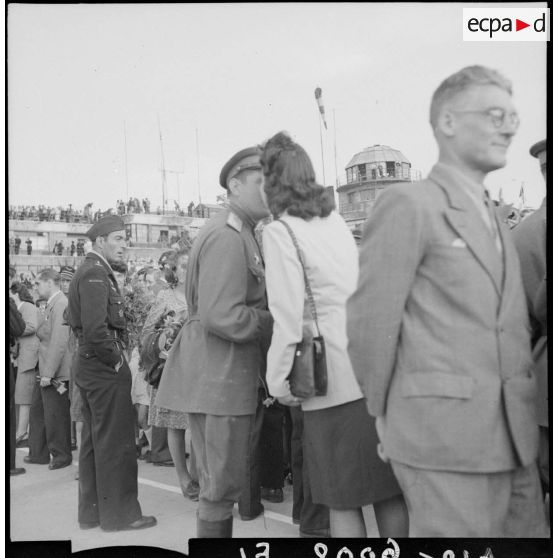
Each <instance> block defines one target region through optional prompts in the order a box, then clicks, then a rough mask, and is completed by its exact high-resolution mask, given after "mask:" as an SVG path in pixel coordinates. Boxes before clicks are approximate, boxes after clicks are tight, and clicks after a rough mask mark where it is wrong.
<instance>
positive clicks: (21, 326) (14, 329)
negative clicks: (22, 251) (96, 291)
mask: <svg viewBox="0 0 558 558" xmlns="http://www.w3.org/2000/svg"><path fill="white" fill-rule="evenodd" d="M15 280H16V270H15V268H13V267H12V266H10V267H9V274H8V289H11V287H12V285H13V284H14V281H15ZM8 309H9V327H10V347H13V346H15V344H16V339H17V338H18V337H20V336H21V334H22V333H23V332H24V331H25V321H24V320H23V318H22V317H21V314H20V313H19V312H18V309H17V306H16V303H15V302H14V300H13V298H11V297H8ZM8 365H9V370H8V381H9V384H10V476H15V475H21V474H23V473H25V469H24V468H23V467H16V405H15V390H16V387H15V373H14V368H13V366H12V360H11V359H8Z"/></svg>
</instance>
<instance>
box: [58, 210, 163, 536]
mask: <svg viewBox="0 0 558 558" xmlns="http://www.w3.org/2000/svg"><path fill="white" fill-rule="evenodd" d="M124 229H125V227H124V222H123V221H122V219H121V218H120V217H117V216H109V217H105V218H103V219H101V220H100V221H99V222H97V223H95V224H94V225H93V226H92V227H91V228H90V229H89V231H88V232H87V236H88V237H89V238H90V240H91V241H92V242H93V249H92V251H91V252H90V253H89V254H87V256H86V258H85V261H84V262H83V264H82V265H81V266H80V267H79V268H78V269H77V271H76V274H75V276H74V278H73V280H72V282H71V284H70V293H69V312H68V320H69V322H70V325H71V327H72V330H73V331H74V333H75V335H76V337H77V338H78V342H79V349H78V355H79V356H78V360H77V364H76V368H75V381H76V384H77V385H78V387H79V389H80V392H81V395H82V399H83V415H84V417H83V418H84V424H83V431H82V442H81V448H80V455H79V508H78V521H79V524H80V528H81V529H91V528H94V527H97V526H98V525H100V526H101V528H102V529H103V530H105V531H119V530H125V529H143V528H146V527H152V526H153V525H155V524H156V523H157V521H156V519H155V518H154V517H152V516H143V515H142V513H141V507H140V504H139V502H138V465H137V461H136V446H135V431H134V427H135V414H134V408H133V405H132V399H131V386H132V376H131V372H130V368H129V366H128V363H127V361H126V358H125V356H124V350H125V347H124V346H123V343H122V335H123V333H124V330H125V328H126V318H125V317H124V308H123V302H124V301H123V297H122V294H121V292H120V289H119V287H118V284H117V282H116V278H115V276H114V273H113V271H112V269H111V263H122V262H123V261H124V253H125V246H126V233H125V231H124Z"/></svg>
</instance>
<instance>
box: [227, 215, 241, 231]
mask: <svg viewBox="0 0 558 558" xmlns="http://www.w3.org/2000/svg"><path fill="white" fill-rule="evenodd" d="M227 225H229V227H231V228H233V229H234V230H235V231H238V232H240V231H241V230H242V219H241V218H240V217H239V216H238V215H237V214H236V213H233V212H232V211H231V212H230V213H229V216H228V217H227Z"/></svg>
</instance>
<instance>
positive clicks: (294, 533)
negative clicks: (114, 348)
mask: <svg viewBox="0 0 558 558" xmlns="http://www.w3.org/2000/svg"><path fill="white" fill-rule="evenodd" d="M27 453H28V450H27V448H24V449H18V450H17V452H16V466H17V467H25V469H26V473H25V474H22V475H19V476H15V477H10V498H11V500H10V538H11V540H12V541H35V540H38V541H53V540H71V543H72V552H78V551H80V550H87V549H92V548H100V547H106V546H128V545H134V546H154V547H159V548H166V549H169V550H174V551H177V552H181V553H183V554H187V552H188V539H189V538H192V537H195V536H196V509H197V503H196V502H192V501H191V500H189V499H186V498H184V496H182V492H181V490H180V488H179V486H178V480H177V477H176V471H175V469H174V467H155V466H154V465H153V464H151V463H145V461H138V486H139V501H140V504H141V508H142V512H143V514H144V515H154V516H155V517H156V518H157V525H156V526H155V527H151V528H149V529H145V530H140V531H119V532H114V533H105V532H104V531H102V530H101V529H100V528H99V527H97V528H95V529H89V530H81V529H80V528H79V525H78V521H77V502H78V481H76V480H75V475H76V472H77V452H74V464H73V465H71V466H69V467H66V468H64V469H58V470H56V471H49V469H48V466H47V465H29V464H27V463H24V462H23V457H24V456H26V455H27ZM283 492H284V494H285V499H284V501H283V502H282V503H280V504H272V503H270V502H267V501H265V500H262V503H263V505H264V507H265V512H264V515H263V516H260V517H258V518H257V519H254V520H252V521H242V520H241V519H240V517H239V516H238V510H237V508H236V506H235V510H234V526H233V537H254V538H264V539H265V538H270V537H299V536H300V535H299V527H298V525H294V524H293V522H292V519H291V510H292V486H290V485H286V486H285V487H284V489H283ZM365 518H366V524H367V528H368V536H370V537H377V536H378V531H377V527H376V522H375V519H374V511H373V508H372V507H371V506H368V507H366V508H365Z"/></svg>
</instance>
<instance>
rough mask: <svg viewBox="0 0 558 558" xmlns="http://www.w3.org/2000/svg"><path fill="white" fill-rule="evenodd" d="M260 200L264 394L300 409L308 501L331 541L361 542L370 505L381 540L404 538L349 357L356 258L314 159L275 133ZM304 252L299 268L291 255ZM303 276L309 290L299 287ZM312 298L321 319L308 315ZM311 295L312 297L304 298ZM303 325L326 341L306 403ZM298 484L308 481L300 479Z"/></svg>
mask: <svg viewBox="0 0 558 558" xmlns="http://www.w3.org/2000/svg"><path fill="white" fill-rule="evenodd" d="M261 160H262V164H263V167H264V175H265V196H266V198H267V204H268V205H269V208H270V210H271V212H272V214H273V216H274V217H275V219H276V221H274V222H273V223H270V224H269V225H267V226H266V227H265V228H264V230H263V245H264V255H265V264H266V268H265V277H266V284H267V288H268V299H269V307H270V310H271V314H272V316H273V318H274V325H273V337H272V340H271V347H270V349H269V352H268V354H267V381H268V384H269V390H270V394H271V395H272V396H274V397H277V398H278V401H279V403H282V404H284V405H289V406H298V405H300V404H302V410H303V415H304V416H303V420H304V450H303V454H304V461H305V462H306V467H307V470H308V480H309V482H310V487H311V495H312V499H313V501H314V503H316V504H323V505H325V506H327V507H328V508H329V521H330V529H331V536H332V537H362V538H364V537H366V525H365V523H364V516H363V513H362V508H363V507H364V506H366V505H369V504H374V510H375V515H376V520H377V523H378V527H379V531H380V536H381V537H406V536H407V535H408V516H407V510H406V508H405V502H404V500H403V496H402V493H401V489H400V488H399V485H398V484H397V480H396V479H395V476H394V475H393V472H392V470H391V467H390V466H389V465H388V464H386V463H384V462H383V461H382V460H381V459H380V457H379V456H378V454H377V451H376V448H377V445H378V442H379V440H378V437H377V434H376V429H375V421H374V419H373V418H372V417H370V415H368V413H367V410H366V402H365V400H364V398H363V395H362V391H361V390H360V387H359V385H358V383H357V381H356V378H355V375H354V372H353V370H352V367H351V362H350V360H349V355H348V353H347V336H346V333H345V331H346V312H345V304H346V301H347V299H348V297H349V296H350V295H351V294H352V293H353V292H354V290H355V288H356V284H357V276H358V252H357V247H356V244H355V241H354V239H353V236H352V234H351V232H350V231H349V229H348V227H347V225H346V223H345V221H344V220H343V218H342V217H341V216H340V215H339V214H338V213H337V212H335V211H333V209H334V208H335V202H334V200H333V199H332V198H331V197H330V195H329V194H328V192H327V191H326V190H325V188H324V187H323V186H320V185H319V184H317V183H316V175H315V173H314V169H313V167H312V163H311V161H310V158H309V157H308V155H307V153H306V151H304V149H303V148H302V147H301V146H300V145H298V144H296V143H294V142H293V141H292V140H291V138H290V137H289V136H287V135H286V134H284V133H278V134H276V135H275V136H273V137H272V138H271V139H270V140H269V141H268V142H267V143H266V144H265V146H264V150H263V154H262V158H261ZM299 250H300V252H301V256H302V258H303V261H304V269H303V267H302V265H301V263H300V260H299V256H298V255H297V253H298V251H299ZM305 277H307V280H308V285H309V286H307V287H306V288H305V282H306V279H305ZM308 289H310V290H311V291H312V297H313V300H314V303H315V308H316V313H317V320H316V322H317V323H315V322H314V320H313V319H312V318H309V317H308V313H309V312H310V303H309V301H308V302H307V303H306V317H307V320H306V321H304V319H303V317H304V314H305V293H307V292H308ZM308 296H309V294H308ZM304 328H311V329H312V330H313V331H314V335H317V332H318V329H317V328H319V332H320V333H321V334H322V335H323V337H324V341H325V346H326V360H327V374H328V388H327V393H326V394H325V395H321V396H315V397H310V398H308V399H305V400H301V399H300V398H298V397H296V396H294V395H293V394H292V393H291V390H290V387H289V382H288V376H289V374H290V371H291V367H292V362H293V357H294V353H295V350H296V345H297V343H299V342H300V341H302V337H303V330H304ZM303 482H304V481H303Z"/></svg>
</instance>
